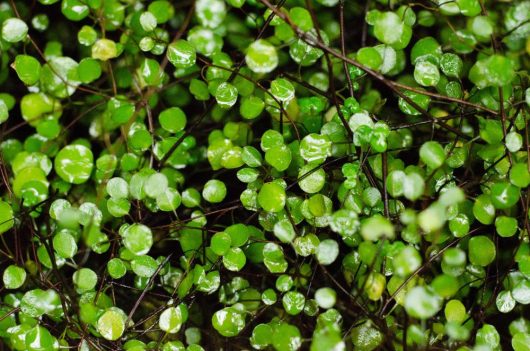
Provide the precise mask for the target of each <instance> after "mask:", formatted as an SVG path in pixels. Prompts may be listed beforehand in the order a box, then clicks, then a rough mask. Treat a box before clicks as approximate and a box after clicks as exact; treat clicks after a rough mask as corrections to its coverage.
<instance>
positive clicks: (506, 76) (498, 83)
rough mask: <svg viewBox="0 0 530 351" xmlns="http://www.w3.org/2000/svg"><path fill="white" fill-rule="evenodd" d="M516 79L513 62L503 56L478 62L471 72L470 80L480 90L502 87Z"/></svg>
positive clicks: (495, 56)
mask: <svg viewBox="0 0 530 351" xmlns="http://www.w3.org/2000/svg"><path fill="white" fill-rule="evenodd" d="M514 78H515V71H514V69H513V63H512V61H511V60H510V59H509V58H507V57H504V56H501V55H492V56H489V57H487V58H484V59H481V60H478V61H477V62H476V63H475V64H474V65H473V67H471V69H470V70H469V80H470V81H471V82H473V84H475V85H476V86H477V88H479V89H484V88H486V87H502V86H504V85H507V84H510V83H511V82H512V80H513V79H514Z"/></svg>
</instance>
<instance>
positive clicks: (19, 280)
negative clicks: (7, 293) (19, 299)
mask: <svg viewBox="0 0 530 351" xmlns="http://www.w3.org/2000/svg"><path fill="white" fill-rule="evenodd" d="M2 281H3V282H4V287H5V288H6V289H18V288H20V287H21V286H22V285H23V284H24V282H25V281H26V271H25V270H24V268H22V267H19V266H16V265H10V266H8V267H7V268H6V269H5V270H4V273H3V275H2Z"/></svg>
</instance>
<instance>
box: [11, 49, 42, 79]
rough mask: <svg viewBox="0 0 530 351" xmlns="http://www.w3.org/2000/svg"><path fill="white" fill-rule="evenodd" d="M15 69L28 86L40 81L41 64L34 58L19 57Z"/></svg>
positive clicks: (16, 59)
mask: <svg viewBox="0 0 530 351" xmlns="http://www.w3.org/2000/svg"><path fill="white" fill-rule="evenodd" d="M13 68H14V69H15V71H16V72H17V75H18V78H19V79H20V80H21V81H22V82H23V83H24V84H26V85H33V84H35V83H37V82H38V81H39V79H40V69H41V65H40V62H39V61H38V60H37V59H36V58H34V57H33V56H28V55H17V57H15V62H14V64H13Z"/></svg>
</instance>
